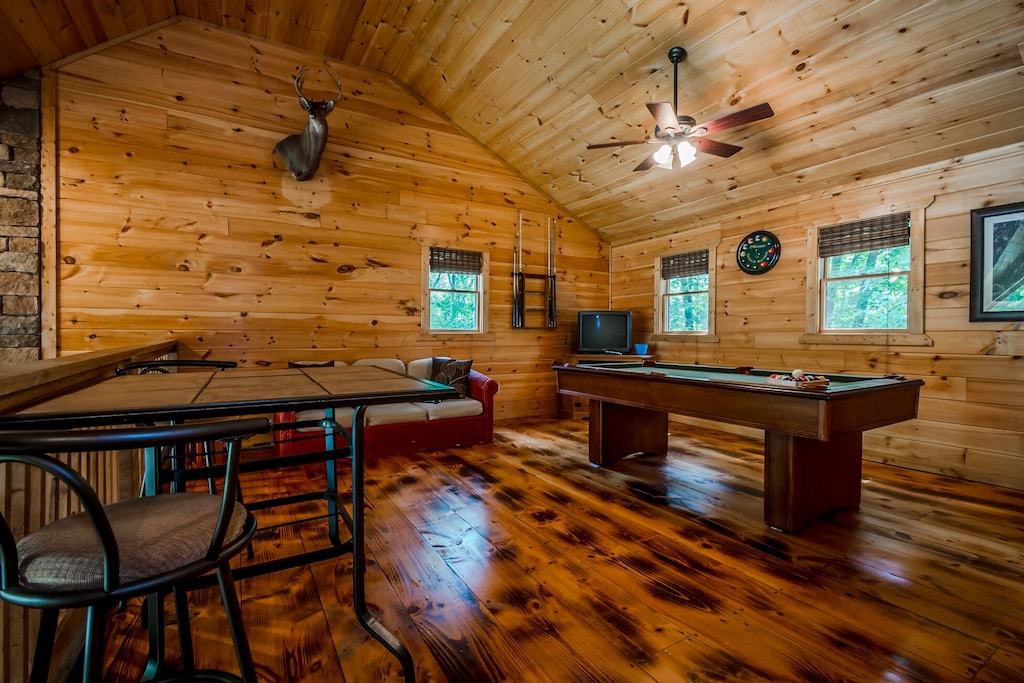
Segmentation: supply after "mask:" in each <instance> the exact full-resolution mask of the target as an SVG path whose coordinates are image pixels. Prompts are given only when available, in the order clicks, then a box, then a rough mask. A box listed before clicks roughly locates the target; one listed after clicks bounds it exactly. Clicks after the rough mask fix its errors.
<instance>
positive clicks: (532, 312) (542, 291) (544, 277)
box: [512, 211, 558, 329]
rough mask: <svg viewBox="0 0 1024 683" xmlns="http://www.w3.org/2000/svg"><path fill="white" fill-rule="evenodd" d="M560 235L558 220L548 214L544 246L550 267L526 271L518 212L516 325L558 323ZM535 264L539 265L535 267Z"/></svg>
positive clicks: (514, 292)
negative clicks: (557, 259) (543, 269)
mask: <svg viewBox="0 0 1024 683" xmlns="http://www.w3.org/2000/svg"><path fill="white" fill-rule="evenodd" d="M557 235H558V222H557V221H556V220H555V219H553V218H551V217H550V216H549V217H548V218H547V240H546V248H545V252H546V253H545V266H546V269H547V270H546V272H545V273H536V272H532V273H531V272H526V266H525V265H524V262H523V213H522V212H521V211H520V212H519V222H518V224H517V225H516V239H515V249H514V250H513V252H512V327H513V328H520V329H526V328H553V327H556V326H557V325H558V308H557V306H556V303H555V240H556V237H557ZM532 267H534V268H536V266H532ZM537 283H539V286H538V284H537ZM527 300H529V303H527Z"/></svg>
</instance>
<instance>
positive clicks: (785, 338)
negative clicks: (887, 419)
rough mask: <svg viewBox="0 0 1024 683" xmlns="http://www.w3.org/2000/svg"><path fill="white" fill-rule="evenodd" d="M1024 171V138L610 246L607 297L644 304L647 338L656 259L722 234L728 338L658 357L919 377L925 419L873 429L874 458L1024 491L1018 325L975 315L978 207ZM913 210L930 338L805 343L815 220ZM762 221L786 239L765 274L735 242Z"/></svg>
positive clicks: (1013, 186) (1017, 182)
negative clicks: (748, 268) (921, 232)
mask: <svg viewBox="0 0 1024 683" xmlns="http://www.w3.org/2000/svg"><path fill="white" fill-rule="evenodd" d="M1022 167H1024V148H1022V146H1021V145H1014V146H1011V147H1004V148H1000V149H995V150H992V151H989V152H985V153H980V154H975V155H972V156H968V157H961V158H957V159H953V160H950V161H949V162H947V163H943V164H936V165H933V166H928V167H923V168H918V169H914V170H911V171H906V172H902V173H900V174H898V175H892V176H888V177H882V178H878V179H877V180H872V181H870V182H863V183H860V184H857V185H850V186H847V187H837V188H835V191H834V192H832V193H831V194H829V195H828V196H797V195H794V197H793V198H792V200H789V201H782V202H776V203H773V204H770V205H768V204H766V205H763V206H761V207H759V208H757V209H755V210H749V211H744V212H743V214H742V215H727V214H726V215H720V216H712V217H707V218H704V219H703V220H701V221H700V222H696V223H694V224H693V225H689V226H686V228H685V229H682V230H677V231H662V232H660V233H659V234H657V235H653V236H651V237H650V238H649V239H645V240H640V241H634V242H631V243H628V244H627V243H623V244H619V243H614V244H613V247H612V259H611V263H612V302H613V305H614V306H615V307H616V308H630V309H632V310H633V311H634V312H635V316H636V320H635V323H634V325H635V332H634V336H635V338H636V340H637V341H643V340H644V338H645V337H649V336H650V335H651V333H652V330H653V325H654V321H653V319H652V312H651V311H652V302H653V297H654V287H655V275H654V261H655V258H656V256H657V255H661V254H665V253H680V252H685V251H689V250H691V249H696V248H702V247H703V246H704V245H705V244H717V247H716V249H715V250H714V251H713V252H712V254H714V256H713V258H714V259H715V261H716V279H717V287H716V309H715V325H716V327H715V333H716V335H717V337H718V340H719V341H717V342H711V343H700V344H696V343H694V340H693V338H684V339H682V340H679V339H678V338H677V339H676V340H674V341H672V340H670V338H668V337H660V338H655V340H654V343H653V346H652V349H653V352H654V353H656V354H657V356H658V358H659V359H661V360H675V361H680V362H701V363H722V364H729V365H756V366H759V367H765V368H780V369H794V368H801V369H804V370H810V371H820V372H837V371H838V372H849V373H867V374H875V373H882V372H895V373H901V374H904V375H906V376H908V377H913V378H920V379H922V380H924V381H925V383H926V384H925V387H924V388H923V390H922V393H921V401H920V409H919V412H918V419H916V420H912V421H910V422H904V423H901V424H897V425H892V426H889V427H885V428H882V429H876V430H872V431H870V432H868V433H867V434H866V435H865V437H864V447H865V457H866V458H868V459H870V460H875V461H878V462H885V463H891V464H894V465H898V466H901V467H908V468H912V469H917V470H925V471H929V472H936V473H940V474H944V475H949V476H953V477H959V478H963V479H969V480H973V481H981V482H987V483H991V484H997V485H1000V486H1008V487H1012V488H1016V489H1024V410H1022V406H1024V330H1022V324H1021V323H989V322H986V323H978V322H968V294H969V281H970V274H969V273H970V267H969V266H970V224H971V221H970V211H971V210H972V209H977V208H982V207H987V206H998V205H1002V204H1009V203H1013V202H1019V201H1021V198H1022V197H1024V178H1022V177H1021V173H1020V170H1021V168H1022ZM684 172H685V171H684ZM908 210H909V211H921V210H923V215H924V216H925V251H924V260H925V292H924V302H925V303H924V332H925V335H926V337H927V338H928V339H929V340H930V341H931V344H932V345H930V346H888V347H886V346H877V345H876V346H862V345H834V344H828V345H825V344H806V343H801V341H800V339H801V336H802V335H803V334H804V332H805V316H806V313H805V301H806V296H805V284H806V281H807V277H808V276H807V259H809V258H815V254H816V252H815V251H814V245H813V244H809V243H808V242H809V240H808V228H809V227H812V226H825V225H833V224H838V223H842V222H846V221H850V220H857V219H860V218H868V217H871V216H875V215H883V214H887V213H893V212H898V211H908ZM912 215H913V214H912ZM759 229H766V230H769V231H771V232H773V233H775V235H776V236H778V237H779V238H780V240H781V243H782V255H781V258H780V261H779V263H778V265H776V266H775V268H774V269H773V270H771V271H769V272H768V273H766V274H763V275H759V276H751V275H746V274H744V273H743V272H742V271H741V270H740V269H739V267H738V266H737V265H736V257H735V252H736V247H737V245H738V244H739V241H740V239H741V238H742V237H743V236H744V235H746V234H748V233H749V232H751V231H753V230H759ZM720 428H726V426H724V425H722V426H720ZM737 429H738V428H737Z"/></svg>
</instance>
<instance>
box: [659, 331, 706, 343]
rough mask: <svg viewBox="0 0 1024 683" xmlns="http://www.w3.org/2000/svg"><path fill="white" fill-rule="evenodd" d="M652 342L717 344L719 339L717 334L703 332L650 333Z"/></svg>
mask: <svg viewBox="0 0 1024 683" xmlns="http://www.w3.org/2000/svg"><path fill="white" fill-rule="evenodd" d="M651 341H652V342H677V343H680V344H685V343H686V342H691V343H697V344H717V343H718V341H719V339H718V335H715V334H707V333H705V332H672V333H662V334H652V335H651Z"/></svg>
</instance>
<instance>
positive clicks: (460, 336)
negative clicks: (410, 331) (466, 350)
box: [416, 330, 494, 342]
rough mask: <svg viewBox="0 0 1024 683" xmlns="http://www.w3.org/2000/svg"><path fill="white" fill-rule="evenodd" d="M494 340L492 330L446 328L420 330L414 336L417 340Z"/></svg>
mask: <svg viewBox="0 0 1024 683" xmlns="http://www.w3.org/2000/svg"><path fill="white" fill-rule="evenodd" d="M467 339H468V340H469V341H494V333H493V332H458V331H455V330H446V331H444V332H421V333H420V334H419V336H418V337H417V338H416V340H417V341H426V342H443V341H457V342H464V341H466V340H467Z"/></svg>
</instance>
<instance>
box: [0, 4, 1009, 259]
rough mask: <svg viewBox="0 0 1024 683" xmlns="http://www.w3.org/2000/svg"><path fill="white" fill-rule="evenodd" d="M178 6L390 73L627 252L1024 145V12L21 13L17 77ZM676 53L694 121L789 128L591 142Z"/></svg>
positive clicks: (260, 9)
mask: <svg viewBox="0 0 1024 683" xmlns="http://www.w3.org/2000/svg"><path fill="white" fill-rule="evenodd" d="M179 15H180V16H186V17H192V18H195V19H200V20H203V21H207V22H210V23H212V24H216V25H221V26H225V27H228V28H231V29H236V30H239V31H244V32H246V33H250V34H252V35H256V36H260V37H263V38H268V39H270V40H274V41H279V42H281V43H285V44H288V45H291V46H294V47H297V48H302V49H304V50H309V51H310V52H313V53H315V54H322V55H327V56H330V57H332V58H337V59H345V60H348V61H350V62H355V63H358V64H361V65H363V66H366V67H370V68H373V69H376V70H379V71H382V72H385V73H387V74H390V75H391V76H392V77H394V78H395V79H396V80H398V81H399V82H401V83H403V84H405V85H406V86H408V87H409V88H410V89H411V90H412V91H414V92H415V93H417V94H418V95H419V96H420V97H421V98H422V99H423V100H425V101H426V102H428V103H429V104H430V105H432V106H433V107H434V108H435V109H437V110H438V111H439V112H441V113H443V114H444V115H445V116H447V117H448V118H449V119H450V120H451V121H452V122H454V123H455V124H456V125H458V126H459V127H461V128H462V129H463V130H464V131H465V132H466V133H467V134H469V135H470V136H472V137H474V138H476V139H477V140H479V141H480V142H481V143H482V144H484V145H486V146H487V147H488V148H490V149H491V150H492V151H493V152H494V153H495V154H496V155H498V156H499V157H501V158H502V159H504V160H505V161H506V162H507V163H508V164H509V165H510V166H512V167H513V168H515V169H516V170H517V171H518V172H519V173H520V174H521V175H522V176H523V177H524V178H526V179H527V180H529V181H530V182H531V183H533V184H534V185H535V186H536V187H537V188H539V189H540V190H541V191H543V192H545V193H546V194H547V195H549V196H550V197H551V198H553V199H554V200H555V201H557V202H558V203H559V204H561V205H562V206H564V207H565V208H566V209H567V210H568V211H570V212H571V213H572V214H573V215H575V216H576V217H577V218H579V219H580V220H582V221H583V222H585V223H586V224H587V225H589V226H590V227H591V228H593V229H594V230H596V231H598V232H599V233H600V234H601V235H602V236H603V237H605V238H606V239H608V240H609V241H611V242H613V243H615V242H619V241H630V240H632V239H636V238H638V237H643V236H645V235H649V234H651V233H652V232H664V231H666V230H669V229H671V230H685V229H686V228H688V227H690V226H696V225H699V224H700V223H701V221H702V220H708V219H711V218H714V217H720V216H723V215H731V214H735V213H742V211H743V210H744V207H749V206H752V205H755V204H756V205H761V206H763V205H765V204H771V203H772V202H773V201H776V200H780V199H783V198H790V197H793V196H799V195H804V194H807V195H813V194H820V193H828V192H831V191H833V189H834V188H835V187H837V186H840V185H847V184H849V183H851V182H859V181H863V180H866V179H869V178H871V177H872V176H877V175H880V174H885V173H892V172H899V171H903V170H905V169H910V168H915V167H920V166H922V165H926V164H936V163H944V162H946V161H947V160H950V159H955V158H956V157H958V156H961V155H964V154H969V153H973V152H979V151H982V150H985V149H990V148H995V147H1001V146H1004V145H1010V144H1021V143H1024V68H1022V52H1024V43H1022V37H1024V3H1021V2H1020V1H1019V0H1013V1H1008V0H1001V1H993V0H960V1H959V2H950V1H949V0H932V1H930V2H928V1H924V0H744V1H737V0H693V1H691V2H684V1H681V0H593V1H592V2H591V1H583V0H490V1H483V0H407V1H404V2H394V1H393V0H365V1H364V2H355V1H352V0H345V1H344V2H342V1H341V0H119V1H118V2H111V1H110V0H48V1H46V2H39V0H3V2H2V3H0V42H2V43H3V45H4V48H3V50H2V51H0V78H4V77H9V76H11V75H15V74H18V73H21V72H22V71H24V70H25V69H27V68H30V67H33V66H38V65H44V64H48V63H51V62H54V61H57V60H60V59H62V58H65V57H69V56H72V55H74V54H76V53H78V52H81V51H82V50H86V49H89V48H92V47H94V46H96V45H100V44H102V43H103V42H105V41H108V40H112V39H116V38H119V37H121V36H124V35H127V34H130V33H132V32H134V31H138V30H142V29H145V28H147V27H148V26H152V25H154V24H157V23H159V22H161V21H164V20H166V19H169V18H172V17H175V16H179ZM676 45H678V46H682V47H684V48H685V49H686V50H687V51H688V53H689V56H688V58H687V59H686V60H685V61H684V62H682V63H681V64H680V65H679V88H678V97H679V108H680V112H679V113H680V114H689V115H691V116H693V117H694V118H695V119H696V120H697V121H698V122H702V121H707V120H711V119H715V118H718V117H720V116H722V115H725V114H728V113H731V112H734V111H738V110H741V109H745V108H747V107H750V106H753V105H756V104H759V103H761V102H768V103H770V104H771V106H772V107H773V109H774V110H775V112H776V114H775V116H774V117H773V118H769V119H765V120H762V121H758V122H755V123H751V124H748V125H744V126H739V127H736V128H732V129H730V130H727V131H723V132H720V133H716V134H715V135H714V136H709V137H713V139H715V140H718V141H720V142H727V143H730V144H735V145H740V146H742V147H743V150H742V151H740V152H739V153H737V154H736V155H734V156H732V157H730V158H721V157H717V156H713V155H710V154H698V155H697V160H696V161H695V162H694V163H692V164H690V165H689V166H686V167H685V168H682V169H679V170H664V169H660V168H654V169H651V170H648V171H644V172H634V171H633V168H634V167H635V166H636V165H637V164H638V163H639V162H640V161H641V160H642V159H643V158H644V157H645V156H646V155H647V154H649V153H650V152H651V151H652V150H653V149H655V148H654V147H652V146H647V145H637V146H627V147H619V148H609V149H599V150H588V149H587V145H588V144H593V143H600V142H606V141H609V140H633V139H642V138H645V137H648V136H651V135H652V134H653V133H654V120H653V119H652V117H651V115H650V114H649V113H648V111H647V108H646V107H645V105H646V104H647V103H648V102H655V101H664V102H672V100H673V76H672V65H671V63H670V62H669V59H668V51H669V49H670V48H671V47H673V46H676ZM398 134H400V131H399V132H398ZM879 203H880V204H882V205H884V203H885V198H884V196H880V197H879Z"/></svg>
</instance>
